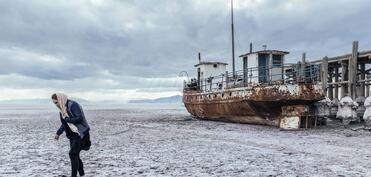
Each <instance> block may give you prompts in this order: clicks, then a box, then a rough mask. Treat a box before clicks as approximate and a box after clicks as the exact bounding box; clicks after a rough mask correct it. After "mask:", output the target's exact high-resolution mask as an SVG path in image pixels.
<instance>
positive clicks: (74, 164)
mask: <svg viewBox="0 0 371 177" xmlns="http://www.w3.org/2000/svg"><path fill="white" fill-rule="evenodd" d="M80 151H81V138H80V136H72V137H71V138H70V152H69V155H70V159H71V169H72V171H71V176H72V177H77V171H79V174H80V176H84V175H85V172H84V166H83V164H82V161H81V159H80Z"/></svg>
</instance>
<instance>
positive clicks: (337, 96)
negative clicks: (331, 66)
mask: <svg viewBox="0 0 371 177" xmlns="http://www.w3.org/2000/svg"><path fill="white" fill-rule="evenodd" d="M338 82H339V66H338V65H336V67H335V83H338ZM334 87H335V88H334V89H335V98H337V99H339V85H338V84H336V85H335V86H334Z"/></svg>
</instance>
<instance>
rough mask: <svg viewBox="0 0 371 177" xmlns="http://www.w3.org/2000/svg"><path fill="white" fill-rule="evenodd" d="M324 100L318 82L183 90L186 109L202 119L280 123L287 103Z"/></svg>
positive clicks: (275, 124)
mask: <svg viewBox="0 0 371 177" xmlns="http://www.w3.org/2000/svg"><path fill="white" fill-rule="evenodd" d="M322 99H324V93H323V91H322V86H321V85H313V84H294V85H272V86H255V87H238V88H229V89H224V90H223V91H219V92H212V93H201V92H198V91H196V90H184V94H183V102H184V105H185V107H186V109H187V110H188V112H189V113H190V114H191V115H193V116H194V117H196V118H197V119H201V120H213V121H224V122H235V123H248V124H261V125H271V126H279V125H280V123H281V122H282V119H283V118H284V117H285V116H284V115H283V112H285V110H286V112H289V114H290V112H294V111H295V110H287V109H286V108H288V107H289V106H298V105H303V106H308V105H312V104H313V103H315V102H317V101H319V100H322Z"/></svg>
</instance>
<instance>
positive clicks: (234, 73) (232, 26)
mask: <svg viewBox="0 0 371 177" xmlns="http://www.w3.org/2000/svg"><path fill="white" fill-rule="evenodd" d="M231 28H232V69H233V78H235V77H236V70H235V63H234V24H233V0H231Z"/></svg>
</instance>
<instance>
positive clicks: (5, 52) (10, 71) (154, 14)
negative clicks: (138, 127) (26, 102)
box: [0, 0, 371, 101]
mask: <svg viewBox="0 0 371 177" xmlns="http://www.w3.org/2000/svg"><path fill="white" fill-rule="evenodd" d="M370 9H371V1H369V0H336V1H328V0H315V1H313V0H235V29H236V54H237V55H239V54H242V53H246V52H248V48H249V43H250V42H253V44H254V50H258V49H261V46H262V45H263V44H266V45H268V49H280V50H287V51H290V55H289V56H288V57H287V60H288V62H296V61H297V60H298V58H300V56H301V53H302V52H306V53H307V57H308V58H309V59H320V58H322V57H324V56H334V55H338V54H344V53H350V51H351V43H352V41H353V40H359V47H360V50H370V49H371V21H370V19H371V11H370ZM230 46H231V37H230V1H229V0H121V1H119V0H60V1H59V0H53V1H50V0H27V1H24V0H1V3H0V61H1V63H0V100H6V99H26V98H49V96H50V94H51V93H53V92H65V93H67V94H69V95H71V96H73V97H79V98H84V99H88V100H92V101H98V100H123V101H124V100H128V99H134V98H156V97H162V96H171V95H176V94H180V93H181V90H182V79H183V78H179V77H178V74H179V72H180V71H182V70H185V71H187V72H188V73H189V74H190V75H195V70H194V68H193V65H194V64H195V63H196V62H197V53H198V52H201V53H202V57H203V58H204V60H209V61H223V62H229V63H230V61H231V47H230ZM237 69H241V61H240V59H238V60H237Z"/></svg>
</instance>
